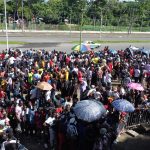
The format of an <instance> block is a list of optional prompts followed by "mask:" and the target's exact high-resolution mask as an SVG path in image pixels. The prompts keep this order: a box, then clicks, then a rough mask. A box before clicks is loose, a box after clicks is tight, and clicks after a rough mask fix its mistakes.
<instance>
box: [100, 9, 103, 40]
mask: <svg viewBox="0 0 150 150" xmlns="http://www.w3.org/2000/svg"><path fill="white" fill-rule="evenodd" d="M102 26H103V12H102V8H101V24H100V40H101V39H102Z"/></svg>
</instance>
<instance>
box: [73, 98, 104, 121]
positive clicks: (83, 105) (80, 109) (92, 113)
mask: <svg viewBox="0 0 150 150" xmlns="http://www.w3.org/2000/svg"><path fill="white" fill-rule="evenodd" d="M73 110H74V113H75V115H76V117H77V118H78V119H80V120H83V121H86V122H93V121H96V120H98V119H100V118H101V117H102V116H103V115H105V114H106V109H105V107H104V105H103V104H102V103H101V102H98V101H96V100H83V101H80V102H78V103H77V104H76V105H75V107H74V108H73Z"/></svg>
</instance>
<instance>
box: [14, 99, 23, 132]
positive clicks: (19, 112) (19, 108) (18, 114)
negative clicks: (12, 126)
mask: <svg viewBox="0 0 150 150" xmlns="http://www.w3.org/2000/svg"><path fill="white" fill-rule="evenodd" d="M22 112H23V102H22V101H21V100H20V101H19V104H18V105H17V106H16V108H15V114H16V121H17V128H16V130H17V131H19V132H20V131H21V122H22V119H21V117H22Z"/></svg>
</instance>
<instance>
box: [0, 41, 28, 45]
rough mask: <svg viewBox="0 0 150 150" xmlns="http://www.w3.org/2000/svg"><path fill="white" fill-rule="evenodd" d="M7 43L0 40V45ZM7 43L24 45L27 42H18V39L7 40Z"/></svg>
mask: <svg viewBox="0 0 150 150" xmlns="http://www.w3.org/2000/svg"><path fill="white" fill-rule="evenodd" d="M4 44H7V42H6V41H0V45H4ZM8 44H17V45H24V44H27V42H19V41H9V42H8Z"/></svg>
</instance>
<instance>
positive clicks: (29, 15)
mask: <svg viewBox="0 0 150 150" xmlns="http://www.w3.org/2000/svg"><path fill="white" fill-rule="evenodd" d="M3 3H4V2H3V0H0V14H4V4H3ZM23 3H24V8H23V12H24V16H23V17H24V19H26V20H27V21H31V20H32V19H33V18H36V19H38V18H42V20H43V22H45V23H51V24H61V23H63V22H64V20H65V19H68V21H69V22H71V23H72V24H77V23H80V22H81V17H82V15H81V14H82V13H83V19H84V23H85V24H92V23H93V20H97V21H100V20H101V21H102V24H103V25H113V26H117V25H123V26H126V25H128V24H129V23H131V24H133V25H134V26H141V25H143V26H149V25H150V17H149V16H150V9H149V8H150V0H138V1H136V2H128V3H121V2H118V1H117V0H109V1H108V0H93V1H87V0H47V1H45V0H23ZM7 12H8V15H9V16H11V17H13V18H14V19H15V20H17V19H18V18H21V15H22V0H7Z"/></svg>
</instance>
